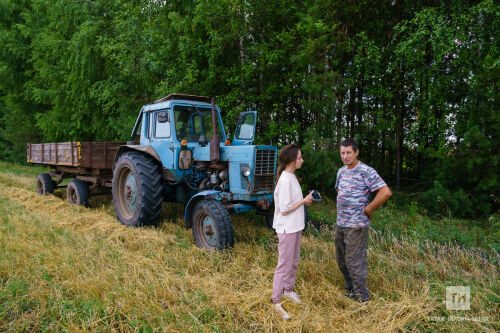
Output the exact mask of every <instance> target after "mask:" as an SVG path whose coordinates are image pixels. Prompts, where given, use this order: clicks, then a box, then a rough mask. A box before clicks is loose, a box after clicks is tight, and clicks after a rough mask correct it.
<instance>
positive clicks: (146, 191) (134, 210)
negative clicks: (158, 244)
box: [112, 151, 163, 227]
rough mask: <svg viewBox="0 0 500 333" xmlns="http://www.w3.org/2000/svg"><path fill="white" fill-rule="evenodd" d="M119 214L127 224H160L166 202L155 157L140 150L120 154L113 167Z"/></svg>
mask: <svg viewBox="0 0 500 333" xmlns="http://www.w3.org/2000/svg"><path fill="white" fill-rule="evenodd" d="M112 192H113V204H114V206H115V212H116V217H117V218H118V220H120V222H121V223H123V224H124V225H126V226H131V227H132V226H136V227H140V226H143V225H156V224H157V223H158V220H159V219H160V213H161V204H162V202H163V194H162V181H161V173H160V168H159V167H158V165H157V164H156V163H155V162H154V161H153V159H152V158H150V157H148V156H145V155H144V154H141V153H139V152H135V151H131V152H126V153H124V154H123V155H121V156H120V158H119V159H118V162H116V165H115V168H114V170H113V188H112Z"/></svg>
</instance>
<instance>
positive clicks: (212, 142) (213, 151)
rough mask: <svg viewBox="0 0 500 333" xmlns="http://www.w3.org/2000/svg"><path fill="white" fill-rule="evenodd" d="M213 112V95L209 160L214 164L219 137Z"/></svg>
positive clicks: (217, 155) (213, 99)
mask: <svg viewBox="0 0 500 333" xmlns="http://www.w3.org/2000/svg"><path fill="white" fill-rule="evenodd" d="M215 117H216V114H215V97H212V137H211V138H210V161H212V164H215V163H217V162H218V161H219V150H220V139H219V136H218V135H217V123H216V121H217V120H216V118H215Z"/></svg>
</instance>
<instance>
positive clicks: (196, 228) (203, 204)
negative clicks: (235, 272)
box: [191, 199, 234, 250]
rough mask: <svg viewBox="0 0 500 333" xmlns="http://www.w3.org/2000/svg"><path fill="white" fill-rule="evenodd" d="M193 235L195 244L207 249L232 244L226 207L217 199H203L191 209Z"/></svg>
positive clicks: (232, 231) (231, 227) (222, 248)
mask: <svg viewBox="0 0 500 333" xmlns="http://www.w3.org/2000/svg"><path fill="white" fill-rule="evenodd" d="M191 225H192V227H193V237H194V241H195V243H196V245H197V246H198V247H201V248H205V249H208V250H224V249H225V248H228V247H233V246H234V230H233V223H232V222H231V217H230V216H229V212H228V211H227V209H226V208H225V207H224V206H223V205H222V204H221V203H220V202H219V201H217V200H210V199H204V200H201V201H200V202H198V203H197V204H196V206H195V207H194V210H193V220H192V221H191Z"/></svg>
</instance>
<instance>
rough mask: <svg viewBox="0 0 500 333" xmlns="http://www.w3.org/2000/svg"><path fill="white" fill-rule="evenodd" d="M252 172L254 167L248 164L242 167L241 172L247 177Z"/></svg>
mask: <svg viewBox="0 0 500 333" xmlns="http://www.w3.org/2000/svg"><path fill="white" fill-rule="evenodd" d="M251 172H252V169H250V167H249V166H248V165H245V166H243V167H241V174H242V175H243V176H245V177H248V176H250V173H251Z"/></svg>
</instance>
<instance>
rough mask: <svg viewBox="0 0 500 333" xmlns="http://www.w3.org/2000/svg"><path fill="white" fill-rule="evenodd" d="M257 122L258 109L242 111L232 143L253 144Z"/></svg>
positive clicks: (235, 144)
mask: <svg viewBox="0 0 500 333" xmlns="http://www.w3.org/2000/svg"><path fill="white" fill-rule="evenodd" d="M256 123H257V111H245V112H242V113H240V116H239V117H238V121H237V122H236V131H235V132H234V138H233V142H232V145H234V146H239V145H251V144H252V143H253V139H254V136H255V125H256Z"/></svg>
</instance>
